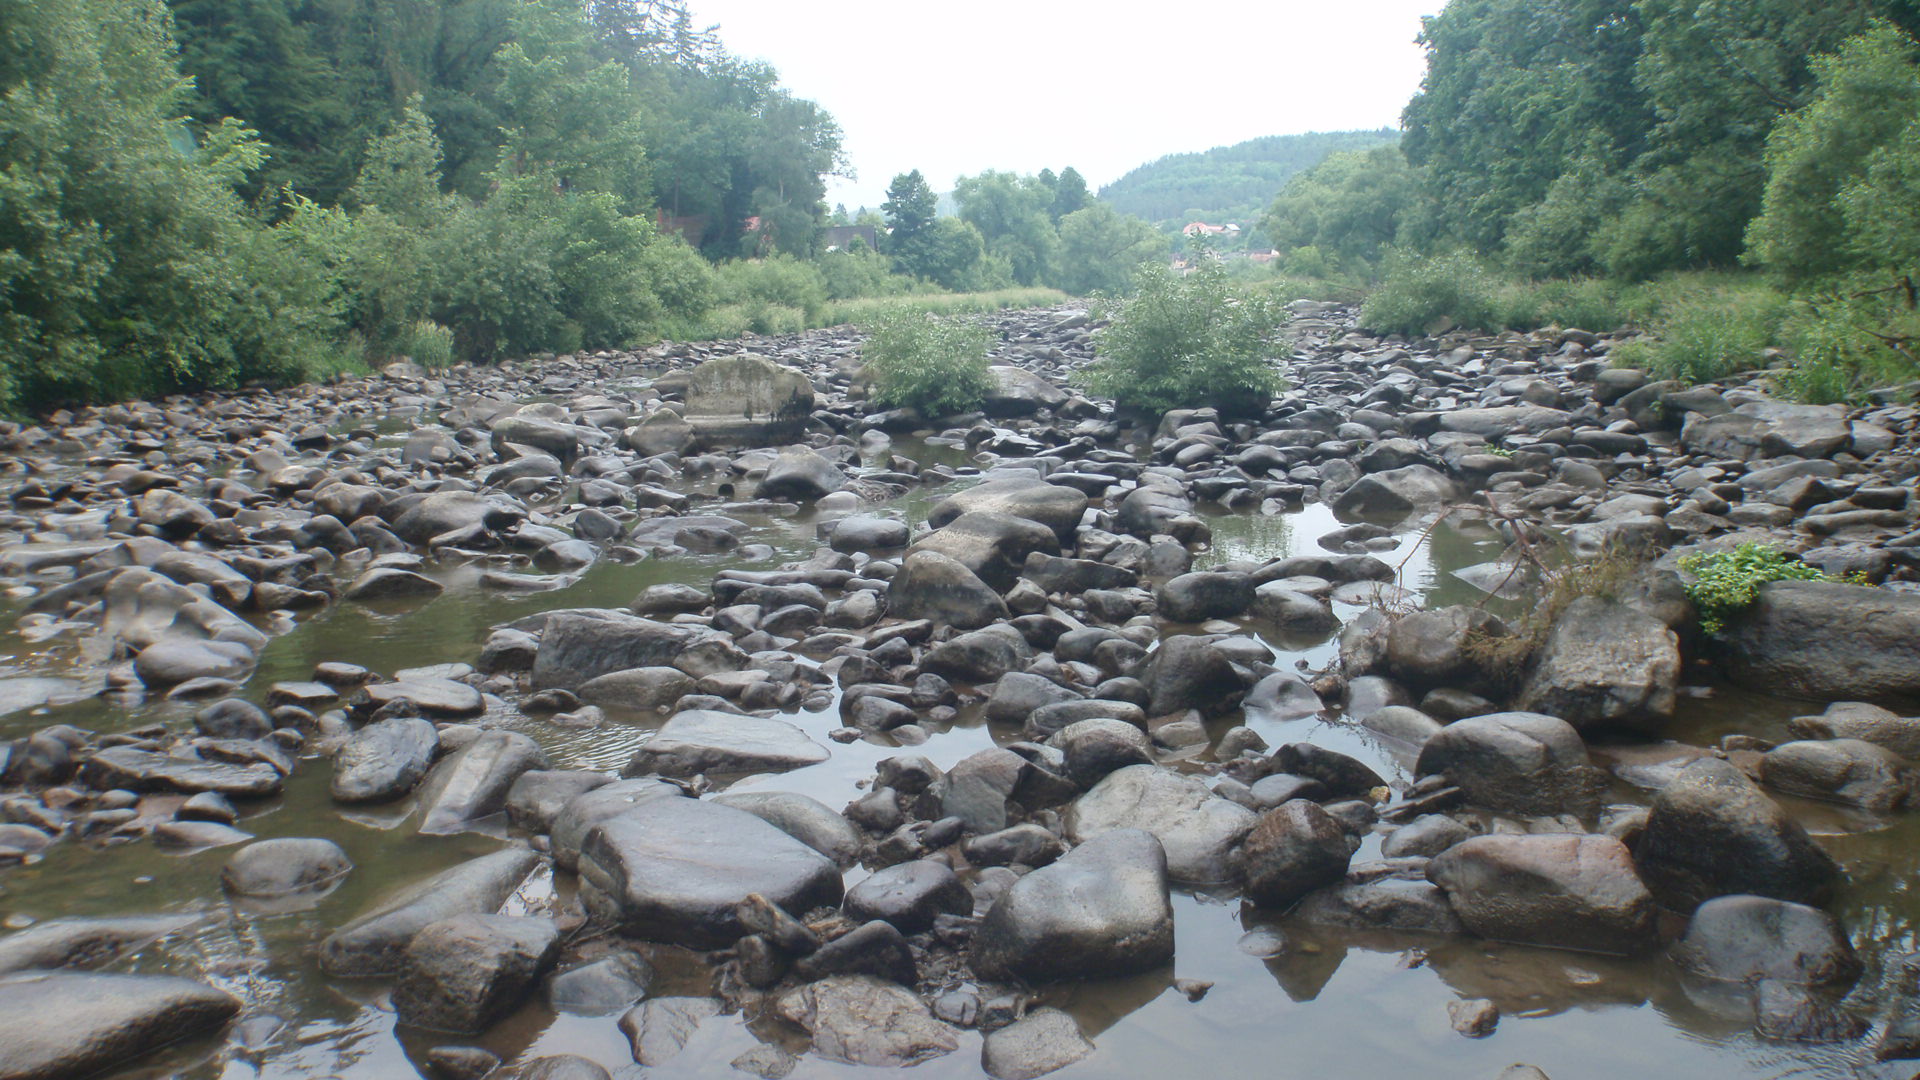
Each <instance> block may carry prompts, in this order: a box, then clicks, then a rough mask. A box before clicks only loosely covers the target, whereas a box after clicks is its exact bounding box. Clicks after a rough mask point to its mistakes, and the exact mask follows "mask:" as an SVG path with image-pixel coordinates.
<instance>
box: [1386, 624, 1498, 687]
mask: <svg viewBox="0 0 1920 1080" xmlns="http://www.w3.org/2000/svg"><path fill="white" fill-rule="evenodd" d="M1510 635H1511V631H1509V630H1508V629H1507V625H1506V623H1504V622H1501V621H1500V619H1499V618H1498V617H1497V616H1494V615H1493V614H1491V613H1489V612H1487V611H1483V610H1481V609H1480V608H1476V607H1471V606H1468V605H1465V604H1460V605H1456V606H1453V607H1443V608H1436V609H1434V610H1432V611H1414V612H1409V613H1407V614H1405V615H1402V616H1400V617H1399V618H1397V619H1395V620H1393V622H1392V623H1391V624H1390V625H1389V626H1388V627H1387V650H1386V653H1387V655H1386V659H1387V668H1388V670H1389V671H1391V672H1392V674H1393V676H1394V678H1396V679H1398V680H1399V681H1400V682H1401V683H1403V684H1405V685H1406V686H1407V687H1408V688H1409V689H1412V690H1414V691H1416V692H1418V691H1424V690H1433V689H1439V688H1442V687H1465V688H1470V689H1478V690H1484V689H1488V688H1489V686H1490V685H1491V684H1492V683H1493V682H1494V681H1496V674H1497V673H1495V672H1491V671H1489V668H1488V664H1487V662H1486V661H1485V659H1484V658H1483V656H1482V654H1481V652H1480V651H1479V649H1480V648H1484V647H1487V646H1489V645H1498V643H1499V641H1500V639H1504V638H1507V637H1509V636H1510Z"/></svg>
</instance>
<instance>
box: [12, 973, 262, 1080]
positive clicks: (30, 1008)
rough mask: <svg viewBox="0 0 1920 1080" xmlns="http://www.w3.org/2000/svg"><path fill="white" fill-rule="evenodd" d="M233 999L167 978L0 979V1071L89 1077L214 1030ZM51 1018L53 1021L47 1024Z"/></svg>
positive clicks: (15, 1075) (233, 1007) (33, 1078)
mask: <svg viewBox="0 0 1920 1080" xmlns="http://www.w3.org/2000/svg"><path fill="white" fill-rule="evenodd" d="M239 1011H240V999H239V998H236V997H234V996H233V995H232V994H229V993H226V992H225V991H222V990H216V989H214V988H213V987H211V986H208V985H206V984H205V983H199V982H194V981H193V980H191V979H182V978H176V977H174V976H171V975H101V974H95V973H76V972H42V971H34V972H22V973H17V974H13V975H7V976H3V977H0V1076H5V1077H8V1078H9V1080H67V1078H69V1077H82V1076H92V1075H94V1074H95V1073H98V1072H101V1071H103V1070H106V1069H109V1068H112V1067H113V1066H116V1065H120V1064H123V1063H125V1062H130V1061H133V1060H134V1059H136V1058H138V1057H140V1056H142V1055H144V1054H146V1053H148V1052H150V1051H153V1050H158V1049H160V1048H161V1047H163V1046H167V1045H170V1044H172V1043H175V1042H178V1041H180V1040H182V1039H187V1038H192V1037H194V1036H196V1035H203V1034H206V1033H208V1032H211V1031H214V1030H216V1029H218V1028H219V1027H220V1026H221V1025H223V1024H225V1023H226V1022H227V1021H229V1020H231V1019H233V1017H234V1015H235V1014H237V1013H238V1012H239ZM54 1019H57V1021H58V1022H49V1021H50V1020H54Z"/></svg>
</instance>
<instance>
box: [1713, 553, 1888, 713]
mask: <svg viewBox="0 0 1920 1080" xmlns="http://www.w3.org/2000/svg"><path fill="white" fill-rule="evenodd" d="M1723 653H1724V656H1725V659H1726V663H1727V667H1728V670H1729V673H1730V674H1731V675H1732V676H1733V679H1734V681H1736V682H1738V683H1740V684H1742V685H1745V686H1749V687H1751V688H1753V689H1756V690H1761V691H1765V692H1768V693H1774V694H1781V695H1785V696H1787V697H1798V698H1810V699H1812V700H1815V701H1833V700H1850V701H1868V700H1873V699H1877V698H1900V697H1908V698H1911V697H1916V696H1920V595H1914V594H1912V593H1897V592H1893V591H1890V590H1887V589H1875V588H1867V587H1865V586H1860V585H1843V584H1840V583H1838V582H1829V581H1776V582H1774V583H1772V584H1771V585H1764V586H1762V587H1761V589H1760V595H1759V598H1758V599H1757V600H1756V601H1755V602H1754V604H1753V606H1752V607H1750V608H1748V609H1747V610H1746V612H1744V613H1743V614H1742V615H1740V616H1739V618H1738V620H1737V621H1736V622H1735V623H1734V624H1733V626H1732V628H1731V630H1730V631H1729V632H1728V634H1727V636H1726V642H1725V649H1724V650H1723Z"/></svg>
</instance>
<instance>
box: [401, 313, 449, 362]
mask: <svg viewBox="0 0 1920 1080" xmlns="http://www.w3.org/2000/svg"><path fill="white" fill-rule="evenodd" d="M400 351H401V353H402V354H404V355H405V356H407V357H408V358H409V359H411V360H412V361H413V362H414V363H416V364H419V365H420V366H421V367H423V368H428V369H432V368H443V367H447V366H448V365H450V364H452V363H453V331H451V330H449V329H447V328H446V327H444V326H441V325H440V324H439V323H437V322H434V321H433V320H432V319H421V320H420V321H419V322H417V323H414V324H413V326H412V327H410V328H409V331H408V334H407V338H406V345H405V347H404V348H402V349H401V350H400Z"/></svg>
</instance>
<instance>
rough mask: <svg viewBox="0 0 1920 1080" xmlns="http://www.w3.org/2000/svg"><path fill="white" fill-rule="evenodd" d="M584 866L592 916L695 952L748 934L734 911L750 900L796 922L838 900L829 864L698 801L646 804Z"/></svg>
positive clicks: (752, 821) (589, 838)
mask: <svg viewBox="0 0 1920 1080" xmlns="http://www.w3.org/2000/svg"><path fill="white" fill-rule="evenodd" d="M602 790H605V789H602ZM594 794H597V793H595V792H590V793H588V795H587V796H585V797H586V798H591V797H592V796H593V795H594ZM579 865H580V878H581V885H582V891H583V893H584V894H585V896H586V899H587V903H588V905H589V907H590V908H591V909H592V910H594V911H595V912H596V913H598V914H600V915H601V916H603V917H605V918H608V919H610V920H611V921H613V922H614V923H616V924H617V925H619V926H620V927H621V929H622V930H623V931H624V932H626V933H628V934H631V935H633V936H635V937H639V938H642V939H643V940H649V941H661V942H668V943H673V944H683V945H688V946H691V947H693V948H703V949H706V948H719V947H721V946H724V945H728V944H731V943H732V942H733V941H734V940H735V939H737V938H739V937H740V936H741V935H742V934H744V933H745V932H746V931H745V929H744V928H743V927H742V926H741V923H740V918H739V915H738V914H737V912H736V908H737V906H738V905H739V904H740V902H741V901H743V900H745V899H746V898H747V897H748V896H749V895H751V894H754V893H758V894H760V895H761V896H764V897H765V898H766V899H767V900H769V901H771V902H772V903H774V904H776V905H778V906H779V907H781V908H784V909H786V910H787V911H790V912H793V911H799V912H805V911H810V910H812V909H813V908H815V907H819V906H823V905H825V906H831V905H835V904H838V903H839V902H840V898H841V888H842V886H841V880H840V871H839V868H838V867H836V866H834V864H833V862H832V861H831V860H829V859H828V858H826V857H825V856H823V855H821V854H820V853H819V852H817V851H815V850H813V849H812V848H810V847H807V846H806V845H805V844H802V843H800V842H799V841H798V840H795V839H793V838H792V837H791V836H788V835H787V834H786V833H784V832H781V831H780V830H779V829H776V828H774V827H773V826H772V825H769V824H767V823H766V822H765V821H762V820H761V819H759V818H757V817H755V816H753V815H752V814H749V813H747V812H746V811H744V810H738V809H735V808H733V807H730V806H721V805H719V804H718V803H712V802H704V801H701V800H697V799H648V800H644V801H642V802H640V803H638V804H636V805H635V806H633V807H632V808H631V809H629V810H627V811H625V812H623V813H620V814H618V815H616V816H614V817H610V818H608V819H606V820H604V821H602V822H600V823H599V824H598V825H595V826H594V827H593V828H592V829H590V830H589V831H588V832H587V834H586V839H585V841H584V842H583V843H582V844H581V847H580V864H579Z"/></svg>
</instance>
